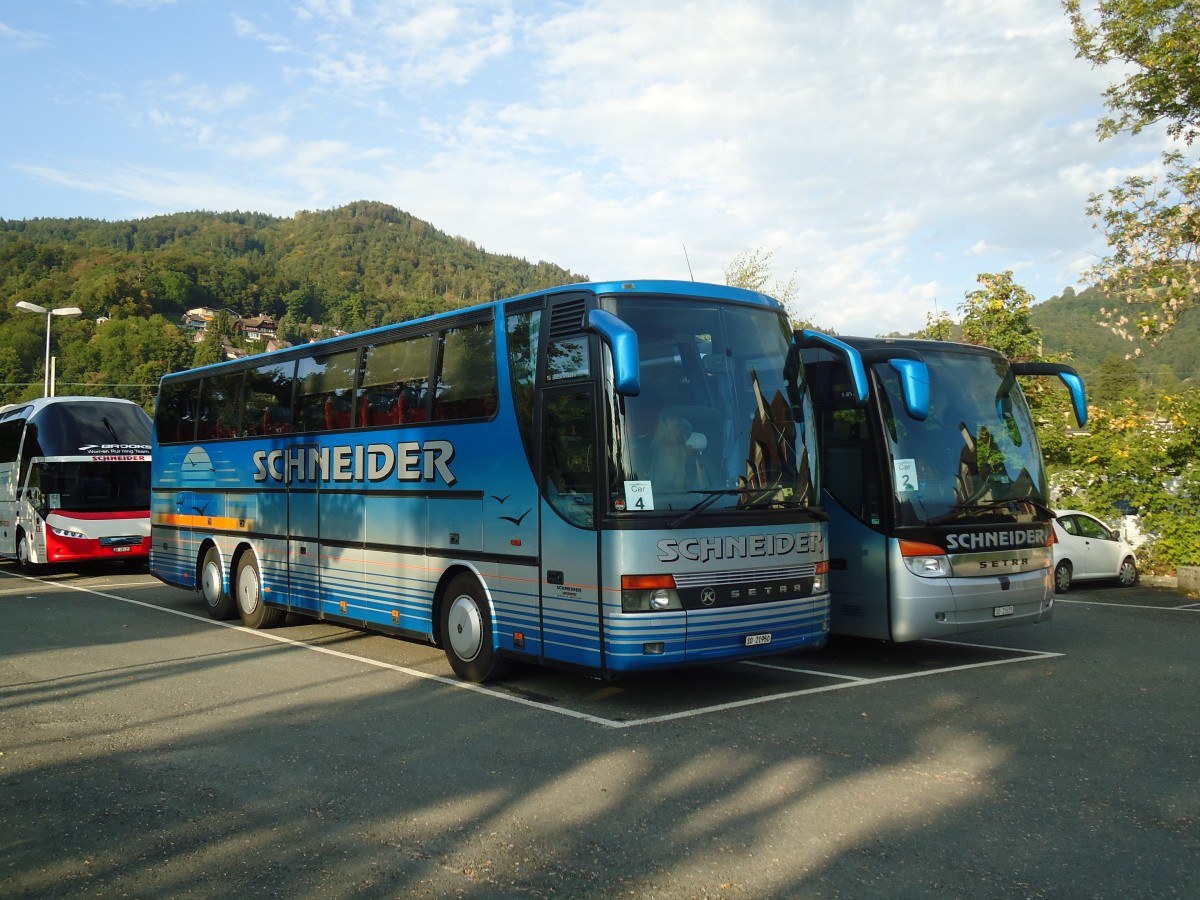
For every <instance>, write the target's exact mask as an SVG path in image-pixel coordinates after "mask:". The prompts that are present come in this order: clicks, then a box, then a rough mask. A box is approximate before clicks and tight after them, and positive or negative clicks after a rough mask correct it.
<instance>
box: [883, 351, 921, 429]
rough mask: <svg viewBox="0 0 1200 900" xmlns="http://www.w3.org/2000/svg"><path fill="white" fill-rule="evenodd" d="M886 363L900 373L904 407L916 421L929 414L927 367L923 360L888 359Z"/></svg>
mask: <svg viewBox="0 0 1200 900" xmlns="http://www.w3.org/2000/svg"><path fill="white" fill-rule="evenodd" d="M888 364H889V365H890V366H891V367H892V368H893V369H895V370H896V372H897V373H899V375H900V390H901V392H902V393H903V395H904V409H905V411H906V412H907V413H908V415H909V416H910V417H911V418H913V419H916V420H917V421H918V422H924V421H925V419H926V417H928V415H929V367H928V366H927V365H925V363H924V361H923V360H914V359H889V360H888Z"/></svg>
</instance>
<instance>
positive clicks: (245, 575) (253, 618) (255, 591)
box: [233, 551, 283, 628]
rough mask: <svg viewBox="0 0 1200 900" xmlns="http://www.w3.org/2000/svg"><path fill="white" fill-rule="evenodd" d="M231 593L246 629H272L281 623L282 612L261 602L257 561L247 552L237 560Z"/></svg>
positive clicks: (260, 577)
mask: <svg viewBox="0 0 1200 900" xmlns="http://www.w3.org/2000/svg"><path fill="white" fill-rule="evenodd" d="M233 593H234V597H236V599H237V610H238V614H239V615H241V617H242V624H243V625H245V626H246V627H247V628H274V627H275V626H276V625H278V624H279V623H280V622H281V621H283V610H281V609H276V608H275V607H273V606H267V604H266V603H265V602H264V601H263V595H262V575H261V574H260V573H259V570H258V560H257V559H255V558H254V554H253V553H251V552H249V551H247V552H246V553H243V554H242V557H241V559H239V560H238V564H237V575H236V576H235V577H234V583H233Z"/></svg>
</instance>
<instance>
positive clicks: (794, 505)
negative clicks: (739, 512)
mask: <svg viewBox="0 0 1200 900" xmlns="http://www.w3.org/2000/svg"><path fill="white" fill-rule="evenodd" d="M774 490H776V488H773V487H771V488H725V489H723V490H718V491H688V493H689V494H703V495H704V496H703V497H702V498H701V499H700V501H699V502H698V503H696V505H695V506H693V507H691V508H690V509H689V510H688V511H687V512H685V513H684V514H683V515H681V516H680V517H679V518H677V519H675V520H673V521H671V522H668V523H667V527H668V528H678V527H679V526H680V525H682V524H683V523H684V522H686V521H687V520H688V519H690V518H692V516H694V515H696V514H697V513H702V512H704V510H706V509H708V508H709V507H710V506H712V505H713V504H714V503H716V502H717V500H718V499H719V498H721V497H729V496H732V495H735V494H738V495H751V494H758V495H760V496H758V497H757V498H756V499H754V500H752V501H751V502H750V503H749V504H747V505H746V506H744V507H742V509H763V508H765V507H768V506H780V507H785V508H788V509H802V510H805V511H807V512H809V513H811V514H812V515H813V516H815V517H816V518H818V519H820V520H821V521H826V520H827V519H828V518H829V515H828V514H827V513H826V512H825V510H823V509H821V508H820V507H816V506H806V505H804V504H802V503H800V502H799V501H795V500H780V499H778V498H776V497H768V496H765V495H766V494H767V493H768V492H771V491H774Z"/></svg>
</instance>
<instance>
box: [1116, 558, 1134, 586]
mask: <svg viewBox="0 0 1200 900" xmlns="http://www.w3.org/2000/svg"><path fill="white" fill-rule="evenodd" d="M1137 580H1138V570H1137V562H1136V561H1135V560H1134V558H1133V557H1132V556H1127V557H1125V559H1124V561H1123V562H1122V563H1121V569H1120V571H1118V572H1117V581H1118V582H1120V584H1121V587H1133V586H1134V585H1135V584H1137Z"/></svg>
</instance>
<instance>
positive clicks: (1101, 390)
mask: <svg viewBox="0 0 1200 900" xmlns="http://www.w3.org/2000/svg"><path fill="white" fill-rule="evenodd" d="M1139 393H1140V390H1139V384H1138V371H1137V367H1136V366H1135V365H1134V364H1133V360H1130V359H1125V358H1124V357H1121V356H1117V355H1116V354H1115V353H1110V354H1109V355H1108V356H1106V357H1105V358H1104V362H1102V363H1101V364H1100V370H1099V372H1098V373H1097V374H1096V377H1095V378H1094V379H1092V380H1091V382H1089V384H1088V386H1087V395H1088V402H1089V403H1091V404H1092V405H1094V406H1103V407H1113V406H1116V405H1118V404H1121V403H1124V402H1125V401H1126V400H1136V399H1137V398H1138V394H1139Z"/></svg>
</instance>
